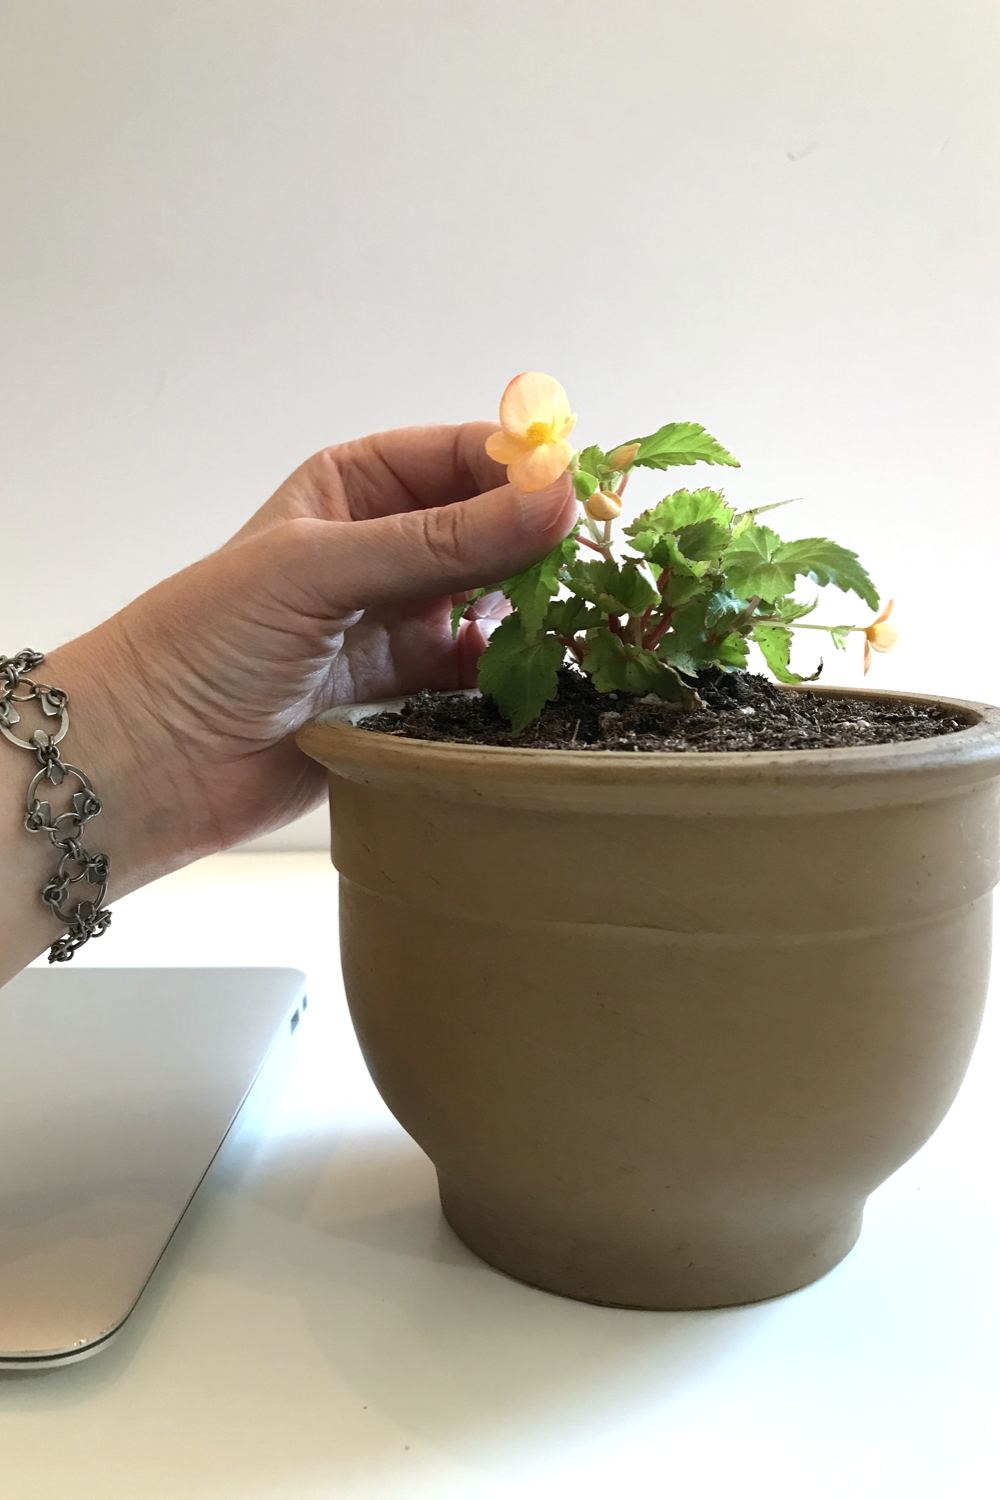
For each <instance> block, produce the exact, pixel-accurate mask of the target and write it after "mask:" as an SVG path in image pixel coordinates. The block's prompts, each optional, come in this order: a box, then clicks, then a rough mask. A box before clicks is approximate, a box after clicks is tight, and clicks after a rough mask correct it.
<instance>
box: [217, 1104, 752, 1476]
mask: <svg viewBox="0 0 1000 1500" xmlns="http://www.w3.org/2000/svg"><path fill="white" fill-rule="evenodd" d="M250 1193H251V1195H252V1197H253V1200H254V1201H255V1203H256V1204H257V1205H258V1206H259V1207H260V1208H262V1209H263V1210H265V1211H266V1213H267V1214H268V1215H270V1216H273V1218H274V1219H275V1220H276V1221H278V1223H277V1224H276V1225H275V1233H276V1235H277V1238H278V1240H279V1241H280V1243H281V1245H282V1247H283V1248H282V1251H281V1259H282V1260H283V1261H284V1262H285V1263H284V1265H280V1264H279V1263H278V1261H277V1257H275V1258H271V1257H270V1256H267V1255H261V1253H260V1249H259V1247H260V1245H261V1240H260V1237H259V1233H258V1235H257V1237H256V1239H257V1245H258V1253H257V1256H256V1258H255V1259H254V1260H253V1261H251V1260H249V1259H244V1260H243V1261H241V1262H240V1263H239V1267H238V1273H237V1274H239V1275H241V1276H243V1277H248V1278H250V1279H251V1280H253V1281H255V1282H259V1284H260V1286H261V1287H264V1286H266V1287H268V1288H269V1289H270V1290H271V1291H272V1292H273V1291H275V1290H279V1288H276V1286H275V1281H276V1277H278V1278H280V1280H281V1281H282V1282H284V1283H285V1285H284V1288H283V1290H284V1292H285V1293H286V1294H287V1295H289V1296H292V1297H294V1298H295V1299H296V1300H297V1301H298V1303H299V1305H300V1307H301V1311H302V1315H303V1317H304V1318H305V1320H306V1322H307V1323H308V1326H309V1329H310V1333H311V1335H312V1338H313V1339H314V1340H315V1342H316V1344H317V1345H318V1347H319V1348H320V1349H321V1350H322V1351H323V1354H324V1356H325V1358H326V1359H327V1360H328V1361H329V1362H330V1364H331V1365H332V1366H334V1367H335V1368H336V1369H337V1371H338V1372H339V1375H340V1377H341V1379H342V1380H343V1381H345V1382H346V1383H347V1384H348V1385H349V1387H350V1388H352V1389H353V1390H354V1391H356V1393H357V1395H358V1397H359V1399H360V1400H361V1402H362V1403H363V1404H364V1405H366V1406H368V1407H369V1408H374V1409H377V1410H378V1411H380V1412H382V1413H383V1415H385V1416H387V1417H389V1418H391V1419H392V1420H394V1421H395V1422H396V1423H398V1425H399V1426H400V1427H401V1428H403V1429H404V1430H405V1431H408V1432H413V1433H419V1434H420V1435H422V1436H423V1437H424V1438H425V1439H426V1440H428V1441H430V1442H432V1443H434V1444H436V1445H444V1446H448V1447H451V1448H454V1447H455V1445H456V1442H457V1443H458V1446H459V1447H461V1448H465V1447H466V1445H470V1446H474V1447H475V1450H476V1453H477V1455H478V1456H479V1458H480V1459H481V1458H482V1443H483V1441H484V1439H487V1438H488V1437H489V1436H490V1435H492V1436H494V1437H496V1438H497V1439H498V1440H500V1441H504V1440H506V1441H509V1440H510V1433H511V1431H512V1429H516V1431H517V1432H518V1433H519V1434H523V1433H524V1432H525V1428H526V1426H528V1427H530V1426H534V1425H535V1424H540V1425H543V1426H544V1427H545V1429H546V1431H547V1432H548V1433H552V1434H553V1435H554V1429H555V1428H557V1427H558V1426H559V1425H560V1424H561V1423H562V1422H563V1421H565V1422H566V1423H568V1424H570V1425H571V1426H572V1427H573V1428H574V1429H576V1430H579V1429H581V1428H585V1427H586V1425H587V1424H588V1423H592V1422H600V1421H603V1420H607V1421H620V1420H621V1419H622V1417H623V1416H625V1417H627V1416H628V1415H629V1414H630V1413H632V1412H633V1411H635V1410H636V1408H637V1407H639V1408H641V1409H642V1410H643V1411H645V1412H646V1413H647V1414H648V1412H649V1409H650V1406H651V1404H652V1405H655V1403H656V1402H657V1401H660V1400H663V1399H666V1398H668V1397H669V1396H670V1394H671V1392H673V1391H675V1390H676V1389H677V1388H678V1387H683V1386H685V1385H686V1384H688V1383H690V1382H695V1381H697V1380H698V1379H699V1377H700V1375H701V1373H702V1371H703V1370H704V1368H705V1367H706V1366H707V1365H710V1364H711V1363H713V1362H714V1361H716V1360H717V1359H719V1358H721V1357H723V1356H724V1355H725V1354H726V1353H727V1351H729V1350H731V1349H732V1347H733V1346H734V1344H735V1343H737V1342H742V1340H743V1338H744V1337H745V1336H747V1335H748V1334H749V1333H750V1332H751V1330H752V1327H753V1325H754V1324H755V1323H756V1321H757V1320H758V1319H759V1318H760V1316H761V1315H762V1313H764V1314H765V1315H766V1313H765V1310H764V1309H761V1308H756V1309H754V1308H749V1309H739V1308H737V1309H721V1310H713V1311H707V1312H694V1313H691V1312H689V1313H664V1312H659V1313H650V1312H636V1311H630V1310H621V1309H615V1308H602V1307H595V1306H592V1305H589V1304H585V1303H579V1302H573V1301H570V1300H568V1299H565V1298H562V1297H557V1296H553V1295H551V1294H549V1293H546V1292H542V1291H538V1290H535V1289H534V1288H531V1287H528V1286H525V1285H523V1284H522V1283H520V1282H517V1281H514V1280H512V1279H511V1278H509V1277H507V1276H505V1275H503V1274H502V1273H501V1272H499V1271H497V1270H495V1269H493V1268H492V1267H490V1266H488V1265H486V1264H485V1263H484V1262H483V1261H481V1260H479V1258H478V1257H477V1256H475V1255H473V1254H472V1253H471V1252H470V1251H469V1250H467V1249H466V1247H465V1246H464V1245H463V1244H462V1243H461V1241H460V1240H458V1239H457V1237H456V1236H455V1235H454V1234H453V1233H452V1231H451V1229H450V1228H449V1227H448V1225H447V1224H446V1222H445V1221H444V1219H443V1217H442V1215H441V1211H440V1207H439V1204H438V1198H437V1184H436V1180H435V1177H434V1171H433V1168H432V1167H431V1164H430V1162H429V1161H428V1160H427V1158H426V1157H425V1156H424V1154H423V1152H421V1151H420V1150H419V1148H418V1147H416V1146H415V1145H414V1144H413V1142H412V1141H410V1140H409V1139H408V1137H406V1136H405V1135H404V1134H403V1132H402V1131H400V1130H398V1129H395V1128H392V1129H387V1128H385V1127H378V1128H376V1129H375V1130H373V1131H372V1132H371V1133H368V1134H350V1135H348V1136H339V1137H338V1136H336V1135H334V1134H333V1133H331V1134H330V1135H328V1136H326V1137H324V1136H315V1137H298V1138H286V1139H285V1140H283V1141H281V1142H278V1143H275V1144H274V1145H272V1146H270V1147H269V1148H268V1150H267V1155H266V1158H265V1159H263V1160H259V1161H258V1170H257V1172H256V1173H255V1174H254V1181H253V1182H252V1183H251V1184H250ZM281 1221H284V1222H285V1224H289V1223H290V1224H292V1225H294V1226H295V1233H294V1234H293V1236H292V1237H291V1239H289V1237H288V1233H287V1229H282V1228H280V1227H279V1225H280V1223H281ZM293 1247H294V1249H293Z"/></svg>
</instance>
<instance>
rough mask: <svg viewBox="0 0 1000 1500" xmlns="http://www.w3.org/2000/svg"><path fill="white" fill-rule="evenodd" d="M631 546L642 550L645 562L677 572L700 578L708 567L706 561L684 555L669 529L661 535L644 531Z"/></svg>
mask: <svg viewBox="0 0 1000 1500" xmlns="http://www.w3.org/2000/svg"><path fill="white" fill-rule="evenodd" d="M632 546H633V547H636V548H639V549H640V550H641V551H643V552H644V553H645V556H646V560H647V562H649V563H652V564H653V565H654V566H655V567H657V568H670V569H671V570H672V571H676V572H679V573H688V574H690V575H691V576H692V577H694V578H701V577H702V576H703V575H704V573H705V571H706V570H707V568H708V563H707V562H693V561H692V559H691V558H690V557H685V555H684V553H683V552H682V551H681V548H680V543H679V542H678V540H677V538H676V537H675V536H674V534H673V532H671V531H668V532H665V533H664V535H663V536H657V535H656V534H655V533H654V532H651V531H647V532H644V533H642V535H641V536H637V537H636V538H635V540H634V541H633V542H632Z"/></svg>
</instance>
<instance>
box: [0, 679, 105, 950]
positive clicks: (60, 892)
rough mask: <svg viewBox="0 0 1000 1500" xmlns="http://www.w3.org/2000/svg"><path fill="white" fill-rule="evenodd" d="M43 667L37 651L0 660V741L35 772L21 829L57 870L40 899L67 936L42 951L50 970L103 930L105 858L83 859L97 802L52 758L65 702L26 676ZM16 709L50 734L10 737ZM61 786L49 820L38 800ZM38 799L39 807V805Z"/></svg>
mask: <svg viewBox="0 0 1000 1500" xmlns="http://www.w3.org/2000/svg"><path fill="white" fill-rule="evenodd" d="M44 660H45V658H44V656H42V655H41V653H40V652H38V651H19V652H18V654H17V655H16V656H0V734H2V735H3V736H4V738H5V739H8V740H10V742H11V744H12V745H17V747H18V749H20V750H28V751H30V752H31V754H33V755H34V757H35V759H36V760H37V762H38V765H39V767H40V769H39V770H38V771H36V772H35V775H34V776H33V777H32V778H31V785H30V786H29V787H28V796H27V802H26V811H25V814H24V826H25V828H26V829H27V830H28V832H29V833H47V834H48V836H49V839H50V840H51V842H52V844H53V846H54V848H56V849H58V851H59V867H58V869H57V870H56V873H55V874H54V875H52V876H50V877H49V879H48V880H47V881H46V882H45V884H44V885H43V887H42V892H41V896H42V900H43V901H44V903H45V905H46V906H47V907H48V908H49V911H51V912H52V915H53V916H55V917H58V918H59V920H60V922H65V924H66V926H67V929H68V931H67V932H66V934H65V936H64V937H61V938H59V939H57V941H56V942H54V943H53V944H52V947H51V948H50V949H49V963H50V964H57V963H65V962H66V960H67V959H70V958H72V957H73V954H74V953H75V952H76V950H77V949H78V948H82V947H83V945H84V943H85V942H87V940H88V938H92V937H100V935H101V933H102V932H106V931H107V930H108V926H109V924H110V922H111V912H110V911H109V910H108V908H107V907H106V906H105V905H104V898H105V896H106V895H107V893H108V874H109V864H108V856H107V855H106V854H91V853H90V852H89V851H88V850H86V849H85V848H84V847H83V845H82V844H81V842H80V835H81V834H82V833H83V830H84V827H85V826H86V824H87V823H89V822H90V820H91V818H96V817H97V815H98V813H99V812H100V811H101V799H100V797H98V796H97V794H96V792H95V791H94V788H93V787H92V786H91V784H90V779H89V777H87V776H85V775H84V773H83V772H82V771H81V770H80V768H79V766H71V765H69V764H68V763H67V762H66V761H64V760H63V758H62V756H61V755H60V753H59V745H60V743H61V741H62V740H63V739H64V738H65V736H66V731H67V730H68V729H69V695H68V693H64V692H63V690H62V688H55V687H50V686H49V685H48V684H47V683H44V682H35V681H33V679H32V678H31V677H29V676H28V673H30V672H33V671H34V670H35V668H36V667H40V666H41V665H42V662H43V661H44ZM24 703H37V705H38V707H39V708H40V709H41V711H42V713H43V714H44V715H45V716H46V717H47V718H49V719H57V720H58V723H57V725H56V727H55V729H54V730H52V731H46V730H44V729H36V730H35V732H34V733H33V734H32V735H31V737H30V739H24V738H22V736H20V735H18V734H16V733H15V731H14V726H15V724H19V723H20V722H21V715H20V714H19V713H18V709H17V705H19V704H24ZM43 783H46V784H47V785H43ZM64 783H65V784H68V786H72V787H75V790H73V791H72V793H71V795H70V805H69V807H67V808H65V809H64V810H63V811H62V812H56V813H54V812H53V808H52V804H51V802H50V801H49V800H48V799H47V797H44V794H45V793H47V791H48V786H53V787H61V786H63V785H64ZM40 792H41V793H42V794H43V798H44V800H43V799H40V797H39V793H40ZM81 881H86V883H87V887H88V890H87V893H86V894H83V893H81V894H80V898H79V900H78V901H77V903H76V905H75V906H72V907H71V906H70V905H69V901H70V898H71V893H72V888H73V887H74V886H76V885H79V883H80V882H81ZM94 890H96V895H95V894H93V891H94Z"/></svg>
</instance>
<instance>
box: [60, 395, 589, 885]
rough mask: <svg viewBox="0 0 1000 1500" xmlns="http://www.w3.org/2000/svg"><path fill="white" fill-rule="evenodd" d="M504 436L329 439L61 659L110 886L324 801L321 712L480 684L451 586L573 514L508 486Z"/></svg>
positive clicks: (514, 564) (564, 499)
mask: <svg viewBox="0 0 1000 1500" xmlns="http://www.w3.org/2000/svg"><path fill="white" fill-rule="evenodd" d="M493 430H494V426H493V424H491V423H485V422H484V423H469V424H467V425H465V426H462V427H433V428H411V429H406V430H402V431H398V432H387V433H380V434H378V435H376V436H374V437H368V438H363V439H361V440H360V441H358V442H352V443H347V444H344V445H342V446H339V447H334V448H328V449H325V450H324V451H322V452H321V453H318V454H316V455H315V456H314V457H313V458H311V459H309V460H308V462H307V463H305V464H303V465H302V467H301V468H300V469H297V470H296V472H295V473H294V474H293V475H292V476H291V478H289V479H288V480H286V481H285V483H284V484H283V485H282V486H281V488H280V489H279V490H278V492H277V493H276V494H275V495H274V496H272V498H271V499H270V500H269V501H268V502H267V504H266V505H264V506H263V507H262V508H261V509H260V510H259V511H258V512H257V514H256V515H255V516H254V517H253V518H252V519H251V520H250V521H249V522H248V524H247V525H246V526H245V527H244V528H243V530H242V531H240V532H239V533H237V535H236V536H235V537H233V539H232V540H231V541H230V542H228V543H227V544H226V545H225V546H224V547H223V548H222V549H221V550H220V551H218V552H215V553H213V554H212V555H211V556H209V557H206V558H204V559H203V560H202V561H201V562H198V563H195V564H194V565H193V566H191V567H189V568H186V569H185V570H184V571H183V572H181V573H178V574H176V575H175V576H174V577H173V578H169V579H167V580H166V582H164V583H161V584H159V585H157V586H156V587H155V588H153V589H151V590H150V591H149V592H148V593H146V594H143V595H142V596H141V597H140V598H139V599H137V600H135V602H134V603H132V604H130V605H128V606H127V607H126V608H125V609H124V610H123V611H122V612H121V613H120V614H118V615H116V616H114V617H113V618H112V619H111V620H108V621H107V622H105V624H103V625H101V626H99V627H98V629H97V630H95V631H92V632H91V633H90V634H89V635H88V636H84V637H82V638H80V639H79V640H77V641H74V642H72V643H70V644H69V645H68V646H64V647H61V648H60V649H59V650H58V651H57V652H53V653H51V655H50V657H49V660H48V664H47V667H46V676H47V678H48V679H49V680H51V681H52V682H54V683H56V684H58V685H60V686H63V687H65V688H66V689H67V690H68V691H69V692H70V695H71V700H72V710H73V712H72V715H71V717H72V730H71V734H72V739H69V740H67V742H66V752H67V758H68V759H77V758H78V759H77V763H78V764H81V765H83V766H84V767H85V768H86V769H88V770H89V771H90V772H92V775H93V779H94V782H95V785H96V786H97V787H98V790H99V791H101V792H102V793H103V795H104V799H105V806H106V812H105V813H104V815H103V816H102V817H101V818H100V819H99V820H98V821H97V822H96V823H95V824H94V825H91V826H92V828H93V837H94V841H95V843H99V844H100V846H101V847H105V848H107V849H108V852H109V853H110V854H111V856H112V875H113V883H112V894H113V895H120V894H122V892H123V890H125V889H131V888H133V887H134V886H135V885H138V884H141V883H142V881H143V880H145V879H149V878H151V876H152V875H155V874H160V873H163V872H164V871H165V870H166V869H169V868H173V867H176V866H177V865H179V864H182V863H185V862H186V861H187V860H189V859H192V858H195V857H197V856H198V855H201V854H203V853H207V852H211V851H213V850H217V849H225V848H228V847H230V846H231V845H233V844H235V843H238V842H240V841H241V840H243V839H246V838H249V837H250V836H251V835H253V834H255V833H259V832H262V831H264V830H266V829H269V828H276V827H280V826H281V825H282V824H284V823H286V822H288V821H290V820H291V819H292V818H295V817H297V816H299V815H300V814H301V813H304V812H306V811H308V810H309V808H311V807H313V806H315V805H316V803H317V802H318V801H319V800H320V799H321V797H322V795H323V789H324V784H325V773H324V772H323V770H322V769H321V768H320V767H319V766H318V765H316V764H315V763H314V762H312V761H311V760H309V759H308V758H307V757H306V756H304V755H303V754H302V753H301V751H299V750H298V748H297V747H296V745H295V743H294V738H293V736H294V732H295V730H296V729H298V728H299V727H300V726H301V725H302V724H303V723H305V722H306V721H307V720H308V719H310V718H313V717H314V716H315V715H316V714H318V713H321V712H322V711H323V710H324V709H327V708H329V707H331V706H332V705H333V704H336V703H345V702H352V701H356V702H364V701H366V700H372V699H378V698H380V697H385V696H390V695H396V694H404V693H409V692H414V691H416V690H417V689H419V688H421V687H430V688H456V687H462V686H468V685H471V684H472V683H473V682H474V681H475V667H476V659H477V657H478V655H479V653H480V651H481V650H482V648H483V645H484V634H483V631H481V630H480V628H479V626H478V625H477V624H476V623H475V622H474V621H470V622H467V623H466V624H465V625H463V627H462V629H461V631H460V633H459V636H458V639H457V640H454V641H453V640H452V637H451V629H450V624H449V619H448V616H449V610H450V608H451V605H452V603H453V598H454V596H455V594H456V593H458V594H459V596H460V593H461V591H463V590H466V589H469V588H472V587H476V586H479V585H481V584H484V583H490V582H493V581H494V580H499V579H501V578H506V577H509V576H510V575H511V574H512V573H514V572H517V571H518V570H520V569H521V568H523V567H526V566H528V565H529V564H530V563H532V562H534V561H535V560H536V559H537V558H539V557H541V556H542V555H543V554H544V553H545V552H547V551H548V550H550V549H551V548H552V547H553V546H555V544H556V542H558V541H559V540H560V538H561V537H563V536H564V535H565V534H566V532H567V531H568V530H569V528H570V526H571V525H572V523H573V520H574V517H575V514H576V510H577V507H576V503H575V501H574V499H573V492H572V488H571V486H570V483H569V480H568V478H566V477H565V476H564V477H563V478H562V479H561V480H559V481H558V482H557V483H556V484H554V485H553V486H552V487H551V489H549V490H546V491H543V492H541V493H540V494H533V495H521V494H519V493H518V492H517V491H516V490H513V489H512V488H511V487H510V486H509V485H507V484H505V483H504V471H503V469H502V467H501V466H500V465H498V464H496V463H494V462H493V460H492V459H490V458H488V457H487V456H486V453H485V451H484V447H483V444H484V441H485V438H486V437H487V435H488V434H489V433H490V432H491V431H493ZM78 746H79V747H80V748H79V749H78V748H77V747H78ZM71 751H72V754H71V753H70V752H71Z"/></svg>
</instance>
